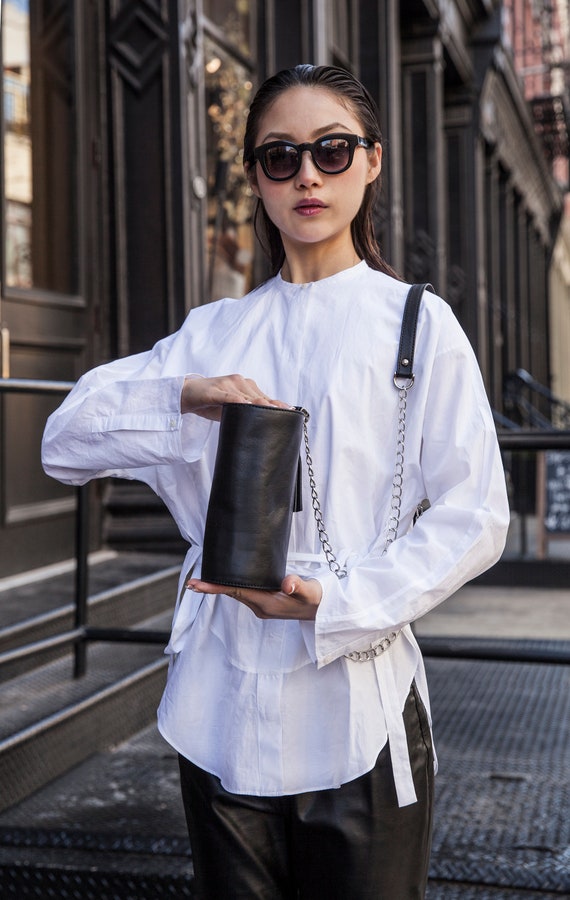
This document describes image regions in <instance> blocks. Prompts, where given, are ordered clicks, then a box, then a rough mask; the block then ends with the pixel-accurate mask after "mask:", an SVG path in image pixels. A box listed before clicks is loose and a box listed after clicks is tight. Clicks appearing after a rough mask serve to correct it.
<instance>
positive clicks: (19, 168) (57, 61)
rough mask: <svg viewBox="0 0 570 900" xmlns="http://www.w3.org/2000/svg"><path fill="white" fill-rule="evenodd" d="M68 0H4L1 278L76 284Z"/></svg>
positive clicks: (60, 287)
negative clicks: (2, 261)
mask: <svg viewBox="0 0 570 900" xmlns="http://www.w3.org/2000/svg"><path fill="white" fill-rule="evenodd" d="M72 6H73V4H72V0H33V2H31V3H30V0H3V3H2V59H3V78H2V93H3V105H2V109H3V116H4V173H3V189H4V203H5V211H6V217H5V247H4V258H5V276H4V278H5V283H6V285H7V286H8V287H14V288H24V289H29V288H32V287H36V288H40V289H44V290H52V291H58V292H61V293H75V292H76V290H77V245H76V235H77V228H76V193H75V142H74V134H75V95H74V80H73V41H72V33H73V32H72V27H73V18H72Z"/></svg>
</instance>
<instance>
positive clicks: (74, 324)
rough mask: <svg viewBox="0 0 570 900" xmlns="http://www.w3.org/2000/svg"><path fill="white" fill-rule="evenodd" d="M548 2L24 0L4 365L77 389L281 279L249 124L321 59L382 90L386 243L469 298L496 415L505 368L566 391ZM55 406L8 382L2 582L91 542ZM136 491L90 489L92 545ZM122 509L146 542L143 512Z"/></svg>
mask: <svg viewBox="0 0 570 900" xmlns="http://www.w3.org/2000/svg"><path fill="white" fill-rule="evenodd" d="M549 3H551V4H552V7H553V10H554V12H553V14H552V15H553V18H552V21H551V22H550V25H551V26H552V27H550V28H549V33H552V34H555V33H556V28H558V30H559V31H560V30H563V28H564V23H566V30H567V24H568V19H567V17H566V19H564V11H565V10H566V13H567V0H549ZM547 5H548V4H547ZM543 7H544V4H543V5H541V9H542V8H543ZM537 9H538V5H537V4H535V3H531V2H530V0H504V2H500V0H452V2H449V0H447V2H443V0H363V2H359V3H357V2H356V0H288V2H287V3H285V2H283V0H266V2H256V0H87V2H83V0H3V2H2V51H1V52H2V65H3V106H2V109H3V115H2V130H1V133H0V166H1V172H2V178H1V183H2V199H1V202H2V241H1V248H0V266H1V295H0V323H1V335H2V343H1V347H2V360H1V365H2V377H3V378H4V379H6V378H9V377H11V378H18V379H24V378H25V379H44V380H46V379H47V380H56V381H61V380H63V381H74V380H75V379H76V378H77V377H78V376H79V375H80V374H81V373H82V372H83V371H84V370H85V369H86V368H88V367H91V366H93V365H95V364H97V363H99V362H103V361H106V360H108V359H110V358H113V357H116V356H121V355H124V354H127V353H135V352H138V351H140V350H143V349H145V348H146V347H148V346H150V345H151V344H152V343H153V342H154V341H156V340H157V339H158V338H160V337H161V336H163V335H164V334H166V333H167V332H169V331H172V330H174V329H175V328H176V327H177V326H178V325H179V324H180V322H181V321H182V319H183V317H184V315H185V314H186V313H187V311H188V310H189V309H190V308H191V307H193V306H196V305H199V304H201V303H205V302H208V301H209V300H212V299H215V298H216V297H219V296H223V295H234V296H235V295H241V294H243V293H245V292H246V291H247V290H248V289H249V288H250V287H251V286H253V285H254V284H255V283H257V282H258V281H259V280H260V279H261V278H263V277H264V274H265V263H264V260H263V258H262V257H261V255H260V253H259V251H258V249H257V248H256V245H255V241H254V237H253V232H252V226H251V197H250V195H249V191H248V188H247V185H246V182H245V180H244V178H243V173H242V159H241V155H240V154H241V142H242V136H243V129H244V118H245V114H246V111H247V107H248V103H249V100H250V97H251V96H252V92H253V91H254V90H255V87H256V85H257V84H258V83H259V82H260V81H261V80H263V79H264V78H265V77H266V76H267V75H268V74H271V73H272V72H274V71H276V70H278V69H280V68H283V67H285V66H289V65H293V64H296V63H298V62H314V63H333V64H336V65H341V66H344V67H346V68H348V69H351V70H352V71H354V72H355V74H357V75H358V76H359V77H360V78H361V79H362V80H363V81H364V82H365V83H366V85H367V87H368V88H369V89H370V91H371V92H372V94H373V95H374V96H375V98H376V99H377V101H378V104H379V108H380V111H381V119H382V124H383V131H384V135H385V138H386V148H385V156H384V171H383V204H382V207H381V209H380V210H379V211H378V220H377V227H378V234H379V237H380V239H381V243H382V247H383V252H384V255H385V256H386V257H387V259H388V260H389V261H390V262H391V263H392V265H393V266H394V267H395V268H396V269H397V270H399V271H400V272H401V273H402V274H403V275H404V276H405V277H406V278H407V279H409V280H415V281H419V280H422V281H424V280H426V281H431V282H432V283H433V284H434V286H435V288H436V290H437V291H438V293H440V294H442V296H444V297H445V298H446V299H447V300H448V301H449V302H450V304H451V305H452V307H453V309H454V310H455V312H456V314H457V316H458V318H459V319H460V321H461V323H462V325H463V326H464V328H465V330H466V332H467V334H468V335H469V337H470V339H471V341H472V343H473V346H474V348H475V351H476V353H477V356H478V358H479V361H480V364H481V368H482V371H483V374H484V378H485V382H486V385H487V389H488V393H489V396H490V399H491V403H492V405H493V406H494V408H495V409H496V410H497V411H498V412H499V413H503V412H504V401H503V386H504V381H505V377H506V376H507V375H508V373H509V372H511V371H513V370H516V369H518V368H524V369H526V370H527V371H529V372H530V373H532V375H533V377H534V378H536V379H537V380H538V381H539V382H541V383H542V384H545V385H551V384H556V385H557V384H558V382H557V380H556V379H560V378H562V379H567V378H568V374H567V372H566V373H564V372H563V371H562V368H559V371H553V364H556V366H557V367H561V366H562V362H561V357H564V358H565V356H564V353H561V352H560V351H559V350H554V351H553V352H552V353H551V350H550V347H551V343H552V340H551V330H552V324H553V321H555V322H556V330H557V334H560V333H561V328H562V326H561V325H560V324H559V321H558V318H559V316H562V319H563V320H564V321H565V322H566V323H567V322H568V316H569V315H570V300H569V295H568V292H569V290H570V286H569V282H568V267H569V265H570V263H569V255H570V245H569V243H568V239H567V238H566V239H562V240H561V239H560V237H559V233H562V232H561V231H560V221H561V218H562V213H563V209H564V203H563V199H564V193H565V191H566V190H567V187H568V185H567V179H568V173H567V143H566V144H565V143H564V141H565V140H566V141H567V131H566V112H567V106H565V103H566V101H567V92H568V55H567V52H568V47H567V46H562V50H561V51H559V48H556V52H555V53H552V52H551V53H550V56H548V58H546V60H545V59H544V52H543V53H542V56H541V58H540V60H538V61H537V59H535V58H534V57H533V58H532V59H527V58H526V57H525V56H524V54H525V53H527V50H528V47H527V45H528V46H533V47H534V46H535V44H536V42H535V37H534V35H535V33H534V31H532V29H531V25H532V22H533V19H532V15H533V14H534V13H536V10H537ZM549 9H550V5H549ZM533 11H534V12H533ZM529 16H530V25H529ZM521 23H523V24H524V26H525V27H524V28H523V26H522V25H521ZM544 24H545V23H544V20H543V21H542V25H543V26H544ZM525 29H526V30H525ZM529 29H531V31H532V33H531V31H529ZM543 30H544V31H546V28H544V29H543ZM529 34H530V36H529ZM521 48H522V49H521ZM523 51H524V52H523ZM543 51H544V48H543ZM560 52H561V53H562V57H560ZM521 54H522V56H521ZM564 54H566V55H564ZM523 57H524V58H523ZM521 59H522V60H523V61H522V62H521ZM539 65H543V66H546V68H545V71H544V72H543V75H544V78H543V80H542V81H540V83H539V82H538V81H537V79H536V78H534V75H536V72H534V73H531V74H533V78H534V81H532V84H531V81H529V78H530V74H529V72H528V71H521V70H522V69H529V68H530V69H536V68H537V67H538V66H539ZM545 73H546V74H547V75H548V76H549V77H548V78H546V74H545ZM540 98H542V99H540ZM555 98H558V100H557V102H553V101H554V99H555ZM539 101H540V102H539ZM552 121H554V124H552ZM565 158H566V169H564V159H565ZM557 241H558V243H557ZM555 246H556V252H555ZM553 259H554V261H555V268H554V269H553ZM553 273H554V274H553ZM560 273H564V274H560ZM553 296H555V297H556V301H555V303H554V307H553V305H552V303H553V302H554V301H553ZM565 327H568V326H567V325H566V326H565ZM553 346H555V344H553ZM1 384H2V382H1V380H0V386H1ZM57 402H58V401H57V400H56V399H55V398H54V397H53V396H51V395H50V396H48V395H42V394H39V393H38V394H32V393H30V394H25V395H24V394H12V393H0V404H1V405H0V453H1V458H0V460H1V461H0V577H2V576H5V575H9V574H12V573H15V572H20V571H25V570H27V569H30V568H34V567H37V566H43V565H46V564H48V563H51V562H54V561H56V560H58V559H63V558H66V557H69V556H70V555H71V551H72V547H73V519H74V510H75V505H76V497H75V493H74V491H73V490H71V489H68V488H65V487H63V486H61V485H58V484H56V483H55V482H52V481H51V480H50V479H47V478H46V477H45V476H44V475H43V473H42V471H41V467H40V464H39V446H40V440H41V434H42V430H43V425H44V423H45V419H46V417H47V415H48V414H49V412H50V410H51V409H52V408H53V407H54V406H55V405H56V403H57ZM133 491H136V489H133V488H131V489H130V490H128V491H127V492H126V493H127V497H126V499H124V497H123V499H122V500H121V501H120V502H119V499H118V498H119V494H120V486H119V488H117V487H115V488H110V487H109V486H108V485H105V484H99V485H95V486H93V488H92V491H91V499H92V535H93V538H92V540H93V545H94V546H97V545H98V544H99V543H100V542H101V541H104V540H109V539H112V537H113V535H115V536H116V535H117V534H118V533H119V532H120V531H121V526H117V522H118V521H119V519H120V515H119V514H118V513H117V509H118V507H120V506H121V504H122V505H123V513H124V511H125V507H126V508H127V510H128V508H129V505H130V506H132V507H133V508H140V502H141V500H140V496H138V497H135V494H134V493H133ZM121 496H122V495H121ZM137 504H139V507H137ZM152 521H153V519H152V516H150V518H149V522H150V524H149V529H148V534H147V538H148V540H150V541H153V540H157V539H158V538H157V533H156V528H155V529H154V530H153V526H152ZM121 522H122V523H123V525H122V528H123V535H124V533H125V532H126V534H127V536H129V535H130V536H131V538H132V535H133V533H134V532H136V531H137V525H136V524H135V525H134V526H133V527H132V528H131V525H130V524H129V522H130V520H129V517H128V515H126V516H125V515H123V518H122V519H121ZM125 523H126V524H125ZM140 526H141V522H140V518H139V521H138V530H139V533H140Z"/></svg>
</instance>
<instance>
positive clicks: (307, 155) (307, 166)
mask: <svg viewBox="0 0 570 900" xmlns="http://www.w3.org/2000/svg"><path fill="white" fill-rule="evenodd" d="M296 181H297V183H298V184H299V185H301V186H307V185H309V184H320V182H321V173H320V171H319V169H317V167H316V165H315V163H314V160H313V157H312V155H311V151H310V150H303V152H302V154H301V168H300V169H299V171H298V172H297V176H296Z"/></svg>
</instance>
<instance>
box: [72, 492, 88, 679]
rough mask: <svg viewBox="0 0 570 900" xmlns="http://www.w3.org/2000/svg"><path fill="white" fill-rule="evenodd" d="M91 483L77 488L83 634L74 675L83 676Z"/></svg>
mask: <svg viewBox="0 0 570 900" xmlns="http://www.w3.org/2000/svg"><path fill="white" fill-rule="evenodd" d="M88 491H89V485H88V484H83V485H81V486H80V487H79V488H78V489H77V515H76V518H75V627H76V628H79V629H81V632H82V633H81V635H80V637H78V638H77V640H76V641H75V654H74V656H75V659H74V667H73V677H74V678H81V676H82V675H85V673H86V671H87V641H86V638H85V628H86V626H87V592H88V553H89V498H88Z"/></svg>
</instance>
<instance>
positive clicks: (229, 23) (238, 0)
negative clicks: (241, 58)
mask: <svg viewBox="0 0 570 900" xmlns="http://www.w3.org/2000/svg"><path fill="white" fill-rule="evenodd" d="M249 7H250V3H249V0H204V14H205V15H206V16H207V17H208V19H210V21H211V22H212V23H213V24H214V25H216V26H217V27H218V28H220V29H221V30H222V31H223V32H224V35H225V36H226V37H227V38H229V40H230V41H231V42H232V44H234V45H235V46H236V47H237V49H238V50H239V51H240V52H241V53H243V54H246V55H249V53H250V50H251V47H250V43H251V42H250V25H251V17H250V9H249Z"/></svg>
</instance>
